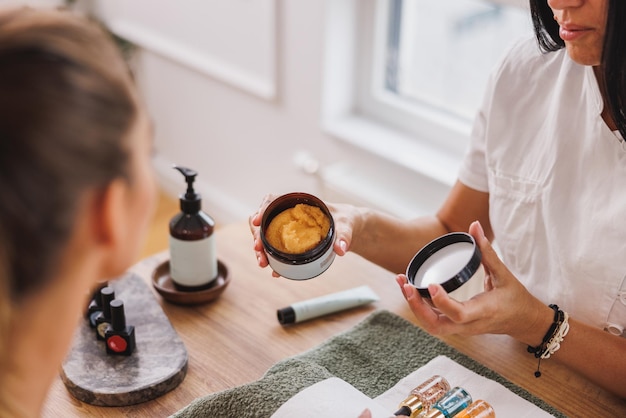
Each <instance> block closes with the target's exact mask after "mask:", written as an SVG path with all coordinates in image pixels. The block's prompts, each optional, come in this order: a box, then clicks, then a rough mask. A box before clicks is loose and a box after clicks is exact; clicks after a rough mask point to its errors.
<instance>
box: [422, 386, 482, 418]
mask: <svg viewBox="0 0 626 418" xmlns="http://www.w3.org/2000/svg"><path fill="white" fill-rule="evenodd" d="M471 403H472V397H471V396H470V394H469V393H467V392H466V391H465V389H463V388H460V387H458V386H457V387H455V388H452V389H451V390H450V391H448V392H447V393H446V394H445V395H443V397H442V398H441V399H439V400H438V401H437V403H436V404H434V405H433V406H432V408H431V409H430V411H428V413H427V414H426V415H424V417H425V418H452V417H455V416H456V415H457V414H458V413H459V412H461V411H462V410H464V409H465V408H467V406H468V405H469V404H471Z"/></svg>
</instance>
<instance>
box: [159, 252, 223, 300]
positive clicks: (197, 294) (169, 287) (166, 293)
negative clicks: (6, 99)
mask: <svg viewBox="0 0 626 418" xmlns="http://www.w3.org/2000/svg"><path fill="white" fill-rule="evenodd" d="M229 283H230V275H229V274H228V269H227V268H226V266H225V265H224V263H222V262H221V261H219V260H218V261H217V279H215V282H214V284H213V286H211V287H209V288H207V289H202V290H194V291H184V290H180V289H178V288H177V287H176V285H175V284H174V281H173V280H172V277H171V276H170V262H169V260H167V261H164V262H163V263H161V264H159V265H158V266H157V267H156V268H155V269H154V271H153V272H152V286H154V288H155V289H156V291H157V292H159V294H160V295H161V296H162V297H163V299H165V300H167V301H168V302H172V303H176V304H178V305H198V304H202V303H208V302H212V301H214V300H215V299H217V298H218V297H220V295H221V294H222V292H224V290H226V286H228V284H229Z"/></svg>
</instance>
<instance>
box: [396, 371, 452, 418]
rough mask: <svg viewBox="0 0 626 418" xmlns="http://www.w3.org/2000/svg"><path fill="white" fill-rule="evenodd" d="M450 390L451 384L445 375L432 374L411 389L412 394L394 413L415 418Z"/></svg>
mask: <svg viewBox="0 0 626 418" xmlns="http://www.w3.org/2000/svg"><path fill="white" fill-rule="evenodd" d="M449 390H450V384H449V383H448V381H447V380H446V379H445V378H444V377H441V376H439V375H435V376H432V377H431V378H429V379H428V380H426V381H425V382H424V383H421V384H420V385H418V386H417V387H416V388H415V389H413V390H412V391H411V393H410V395H409V396H408V397H407V398H406V399H405V400H403V401H402V402H401V403H400V405H399V406H398V408H399V409H398V410H397V411H396V412H395V414H394V415H405V416H408V417H410V418H415V417H417V416H418V415H420V414H421V413H424V412H426V411H428V410H429V409H430V407H431V406H432V405H434V404H435V403H436V402H437V401H438V400H439V399H441V397H442V396H443V395H444V394H445V393H446V392H448V391H449Z"/></svg>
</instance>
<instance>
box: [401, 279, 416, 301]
mask: <svg viewBox="0 0 626 418" xmlns="http://www.w3.org/2000/svg"><path fill="white" fill-rule="evenodd" d="M402 289H403V290H404V294H405V295H406V297H407V299H408V298H411V297H413V295H414V294H415V288H414V287H413V286H411V285H410V284H408V283H405V284H404V286H402Z"/></svg>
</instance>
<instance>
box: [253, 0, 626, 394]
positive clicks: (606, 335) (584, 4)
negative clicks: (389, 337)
mask: <svg viewBox="0 0 626 418" xmlns="http://www.w3.org/2000/svg"><path fill="white" fill-rule="evenodd" d="M531 10H532V16H533V21H534V26H535V32H536V39H528V40H524V41H520V42H519V43H517V44H516V45H514V47H513V48H512V49H511V50H510V52H509V53H508V54H507V56H506V57H505V58H504V59H503V61H502V62H501V64H500V65H499V67H498V68H497V69H496V71H495V72H494V73H493V75H492V77H491V79H490V81H489V83H488V87H487V91H486V94H485V98H484V101H483V104H482V106H481V109H480V111H479V113H478V115H477V118H476V121H475V124H474V129H473V131H472V137H471V141H470V148H469V151H468V153H467V155H466V157H465V159H464V162H463V165H462V167H461V170H460V173H459V179H458V181H457V183H456V184H455V185H454V186H453V187H452V190H451V191H450V194H449V195H448V198H447V199H446V201H445V202H444V203H443V206H442V207H441V209H440V210H439V211H438V213H437V214H436V216H433V217H424V218H420V219H414V220H409V221H404V220H399V219H395V218H392V217H390V216H387V215H385V214H382V213H379V212H375V211H373V210H370V209H366V208H356V207H353V206H350V205H338V204H335V205H329V207H330V208H331V211H332V212H333V216H334V219H335V223H336V231H337V239H336V242H335V252H336V253H337V254H339V255H343V254H345V253H346V251H348V250H350V251H353V252H355V253H357V254H359V255H361V256H363V257H365V258H366V259H368V260H370V261H372V262H374V263H376V264H379V265H381V266H383V267H385V268H387V269H389V270H390V271H393V272H396V273H398V276H397V282H398V284H399V286H400V288H401V290H402V292H403V294H404V296H405V298H406V300H407V302H408V304H409V306H410V308H411V310H412V311H413V313H414V314H415V316H416V318H417V320H418V322H419V323H420V325H421V326H422V327H423V328H424V329H426V330H427V331H429V332H430V333H432V334H435V335H446V334H454V333H458V334H465V335H473V334H484V333H492V334H507V335H509V336H511V337H513V338H515V339H516V340H518V341H520V342H522V343H524V344H525V345H527V346H528V351H529V355H534V356H535V357H536V358H537V359H538V361H539V360H541V359H547V358H554V359H555V360H557V361H559V362H561V363H563V364H565V365H566V366H567V367H569V368H570V369H571V370H573V371H575V372H577V373H580V374H582V375H583V376H585V377H586V378H588V379H589V380H591V381H593V382H595V383H596V384H598V385H600V386H602V387H604V388H606V389H607V390H608V391H611V392H613V393H615V394H617V395H618V396H621V397H626V361H624V360H623V359H624V358H626V338H625V337H626V334H625V333H624V330H625V329H626V278H625V276H626V258H625V257H624V254H626V222H624V221H623V218H624V215H625V214H626V193H624V190H625V189H624V184H625V182H626V144H625V143H624V138H626V103H625V102H624V101H625V99H626V70H625V69H626V54H625V53H624V51H626V42H625V37H626V26H624V22H626V2H624V1H623V0H531ZM537 43H538V44H539V47H538V45H537ZM271 200H272V197H271V196H269V197H268V198H266V199H265V200H264V202H263V203H262V204H261V208H260V209H259V211H258V212H257V213H255V214H254V215H252V216H251V218H250V226H251V229H252V233H253V236H254V240H255V243H254V248H255V251H256V252H257V259H258V261H259V265H260V266H261V267H266V266H267V265H268V261H267V256H266V254H265V252H264V251H263V247H262V245H261V242H260V239H259V228H258V226H259V222H260V220H261V216H262V213H263V211H264V210H265V208H266V207H267V204H268V203H269V201H271ZM468 230H469V233H470V234H471V235H472V236H473V237H474V239H475V240H476V242H477V244H478V246H479V248H480V250H481V251H482V254H483V259H482V263H483V266H484V268H485V272H486V276H485V283H484V291H483V292H482V293H480V294H478V295H477V296H475V297H473V298H472V299H470V300H468V301H465V302H459V301H456V300H454V299H453V298H451V297H449V295H448V294H447V293H446V292H445V290H444V289H443V288H442V287H441V285H439V284H431V285H430V286H429V288H428V290H429V292H430V294H431V296H432V303H433V305H434V306H435V307H436V308H433V306H431V305H430V304H429V303H427V302H426V301H424V300H423V299H422V298H421V297H420V296H419V293H418V292H417V290H416V289H415V287H413V286H412V285H410V284H408V283H407V278H406V276H405V275H404V274H401V273H403V272H404V271H406V267H407V265H408V263H409V261H410V260H411V258H412V256H413V255H414V254H415V253H416V252H417V251H418V250H419V249H420V248H422V247H423V246H424V245H425V244H427V243H428V242H429V241H431V240H433V239H435V238H437V237H439V236H441V235H443V234H446V233H448V232H452V231H468ZM493 239H496V240H497V243H498V248H499V251H498V253H496V251H495V250H494V249H493V248H492V246H491V243H490V240H493ZM274 275H276V273H274ZM549 304H550V305H549ZM542 364H543V363H542ZM535 375H536V376H540V375H541V373H540V371H539V369H538V370H537V373H536V374H535Z"/></svg>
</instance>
